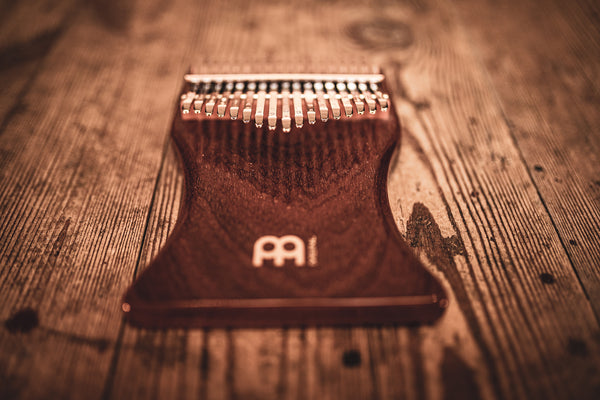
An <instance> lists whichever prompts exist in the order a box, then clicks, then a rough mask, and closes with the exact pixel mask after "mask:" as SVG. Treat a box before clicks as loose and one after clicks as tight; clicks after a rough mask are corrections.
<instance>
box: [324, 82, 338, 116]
mask: <svg viewBox="0 0 600 400" xmlns="http://www.w3.org/2000/svg"><path fill="white" fill-rule="evenodd" d="M325 90H327V96H328V97H329V105H330V106H331V112H332V113H333V118H335V119H340V117H341V116H342V111H341V108H340V102H339V101H338V94H337V92H336V91H335V84H334V83H333V82H326V83H325Z"/></svg>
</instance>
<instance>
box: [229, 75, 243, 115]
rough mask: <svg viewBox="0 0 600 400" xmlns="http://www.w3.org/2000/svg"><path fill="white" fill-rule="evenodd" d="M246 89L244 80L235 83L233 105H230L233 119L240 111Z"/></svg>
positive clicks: (230, 113) (232, 97)
mask: <svg viewBox="0 0 600 400" xmlns="http://www.w3.org/2000/svg"><path fill="white" fill-rule="evenodd" d="M243 90H244V82H237V83H236V84H235V92H233V95H232V96H231V107H229V116H230V117H231V119H237V117H238V113H239V111H240V102H241V100H242V99H241V98H240V97H241V96H242V91H243Z"/></svg>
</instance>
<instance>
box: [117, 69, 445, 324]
mask: <svg viewBox="0 0 600 400" xmlns="http://www.w3.org/2000/svg"><path fill="white" fill-rule="evenodd" d="M382 85H384V86H383V88H385V81H384V82H383V83H382ZM383 88H382V90H384V91H385V92H386V94H387V93H388V90H387V89H383ZM189 90H190V88H189V87H188V88H184V89H183V91H182V94H185V93H187V92H188V91H189ZM271 101H273V97H271V100H269V107H270V104H271ZM180 103H183V101H181V102H180V101H177V109H176V111H175V115H174V117H173V118H174V121H173V125H172V128H171V136H172V138H173V140H174V142H175V144H176V145H177V149H178V154H179V155H180V158H181V163H180V164H181V166H182V169H183V172H182V174H183V175H184V177H185V179H184V182H185V184H184V187H185V190H184V194H183V204H182V207H181V209H180V210H179V219H178V221H177V225H176V226H175V227H174V228H173V232H172V234H171V236H170V238H169V240H168V241H167V243H166V244H165V246H164V248H163V249H162V251H161V252H160V253H159V254H158V255H157V256H156V258H155V259H154V260H153V261H152V263H151V264H150V265H149V266H148V267H147V269H145V270H144V272H143V273H142V274H141V275H140V276H139V277H138V278H137V279H136V281H135V282H134V284H133V286H132V287H131V288H130V289H129V290H128V292H127V294H126V296H125V298H124V303H123V307H124V308H123V309H124V311H126V312H127V319H128V320H129V321H130V322H131V323H133V324H135V325H138V326H142V327H162V328H180V327H183V328H186V327H188V328H189V327H194V328H199V327H225V328H229V327H241V328H248V327H268V326H271V327H280V328H281V327H285V326H296V327H297V326H307V325H317V324H318V325H320V326H334V325H348V324H354V325H360V324H387V325H390V324H394V323H404V324H415V323H431V322H433V321H435V320H436V319H438V318H439V317H440V315H441V314H442V313H443V311H444V310H445V309H446V308H447V306H448V297H447V295H446V294H445V292H444V289H443V288H442V287H441V285H440V284H439V282H437V281H436V279H435V278H434V277H433V276H431V274H430V273H429V272H428V271H427V270H426V269H425V268H424V267H423V265H422V264H421V263H420V262H419V260H418V259H417V257H416V256H415V255H414V254H413V252H412V251H411V250H410V248H409V246H408V245H407V243H406V241H405V240H404V239H403V238H402V236H401V235H400V233H399V232H398V229H397V227H396V225H395V224H394V219H393V215H392V213H391V210H390V207H389V198H388V193H387V179H388V172H389V168H390V160H391V158H392V154H393V152H394V150H395V149H396V148H397V146H398V144H399V140H400V124H399V121H398V116H397V115H396V112H395V110H394V109H393V108H392V109H388V110H386V111H382V110H381V108H380V107H379V108H378V109H377V111H376V112H375V113H374V114H371V112H367V113H364V114H362V115H358V113H356V114H355V115H353V117H352V118H349V117H346V116H345V117H344V119H337V120H336V119H334V116H333V115H331V116H330V119H329V120H328V121H326V122H323V121H321V120H319V121H318V122H315V123H314V124H309V123H308V120H307V121H306V124H305V125H304V126H303V127H302V128H299V127H295V129H294V130H292V131H290V132H284V131H283V125H281V124H277V125H276V126H275V129H270V128H268V127H267V124H263V125H262V126H261V127H257V126H255V124H254V123H249V124H244V123H243V122H242V120H241V119H238V120H235V121H234V120H231V119H230V116H229V114H228V113H227V114H223V116H224V118H219V117H218V116H217V115H216V114H212V115H210V116H206V115H204V114H200V115H198V114H196V113H193V116H192V115H190V114H189V113H188V114H187V116H186V115H185V114H182V112H181V111H180V110H181V109H182V106H181V105H180ZM278 103H279V104H278ZM281 103H282V101H281V100H280V101H278V100H277V98H275V103H273V104H275V105H278V106H279V110H281V106H282V105H281ZM288 107H289V106H288ZM388 108H389V107H388ZM288 110H289V108H288ZM374 111H375V110H374ZM305 112H306V107H305ZM329 112H330V113H331V112H332V111H331V110H330V111H329ZM280 116H281V112H280ZM289 235H292V236H293V237H294V238H295V239H297V240H298V242H299V243H297V244H296V243H291V242H289V243H287V244H285V245H284V244H283V243H282V244H281V245H282V246H286V245H287V246H289V247H291V249H292V250H293V254H294V255H296V254H297V252H298V251H299V252H301V253H302V259H297V258H296V257H294V258H293V259H288V260H285V259H284V260H281V265H278V262H277V261H276V260H274V259H272V258H271V259H263V258H262V256H261V257H260V258H259V259H258V260H259V262H258V263H257V264H258V265H256V264H255V261H254V260H253V257H254V256H260V255H261V254H262V253H261V251H262V250H263V248H264V247H265V245H260V243H261V242H260V240H261V239H260V238H264V237H265V236H267V240H268V241H269V243H268V244H267V245H266V246H267V247H269V246H271V248H270V249H269V250H271V251H273V252H275V251H279V250H276V249H275V244H276V243H279V241H280V240H284V238H289V237H290V236H289ZM274 239H276V240H277V242H275V243H273V242H272V241H273V240H274ZM285 240H288V239H285ZM311 240H312V245H310V246H311V247H309V244H310V243H311ZM265 243H266V242H265ZM257 244H259V245H258V248H259V249H258V250H257V249H256V247H257ZM281 250H282V251H283V250H285V249H281ZM253 253H254V254H253ZM263 255H264V254H263ZM267 256H269V257H270V255H269V254H267ZM288 258H289V257H288ZM306 258H311V260H310V262H307V260H305V259H306Z"/></svg>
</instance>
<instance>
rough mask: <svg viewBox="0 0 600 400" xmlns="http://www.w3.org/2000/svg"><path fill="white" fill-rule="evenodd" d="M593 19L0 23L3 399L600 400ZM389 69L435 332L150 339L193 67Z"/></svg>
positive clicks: (241, 6) (413, 11) (56, 8)
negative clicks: (147, 273) (131, 316)
mask: <svg viewBox="0 0 600 400" xmlns="http://www.w3.org/2000/svg"><path fill="white" fill-rule="evenodd" d="M598 15H599V10H598V5H597V3H596V2H594V1H584V0H581V1H574V2H561V1H502V2H480V1H472V0H460V1H457V2H443V1H405V2H393V3H387V2H355V3H347V2H341V1H340V2H335V1H332V2H306V1H302V2H297V3H296V2H291V3H290V2H285V3H283V2H282V3H279V4H270V3H266V2H265V3H263V2H233V3H227V4H225V3H224V2H211V3H209V4H205V5H202V6H194V5H192V4H190V2H184V1H172V2H158V1H156V2H154V1H144V2H134V3H131V2H119V3H115V4H112V3H111V4H110V5H108V4H107V2H101V1H96V2H92V3H87V2H75V1H73V2H68V1H65V2H60V3H58V4H57V3H55V2H50V1H47V2H46V1H23V2H4V3H3V4H2V5H0V21H1V22H2V23H1V24H0V71H1V73H0V87H1V88H2V95H1V96H0V180H1V182H0V218H1V221H2V223H1V224H0V305H1V306H2V307H1V308H0V313H1V315H0V317H1V318H2V320H3V321H4V322H3V325H2V327H1V328H0V398H3V399H4V398H168V399H171V398H198V397H200V398H239V399H276V398H323V399H327V398H365V399H367V398H368V399H371V398H406V399H422V398H432V399H442V398H446V399H450V398H484V399H497V398H506V399H513V398H522V399H532V398H540V399H541V398H544V399H570V398H582V399H586V398H587V399H594V398H598V397H599V393H600V372H599V368H600V329H599V325H598V313H599V312H600V273H599V271H598V268H599V267H598V266H599V265H600V247H599V246H600V243H599V240H598V238H599V231H600V207H599V200H600V171H599V169H600V168H599V167H598V165H599V163H598V154H599V153H598V150H599V148H600V136H599V134H598V133H599V129H600V113H599V112H598V105H599V103H600V101H599V100H600V96H599V90H598V82H599V80H598V78H599V76H600V73H599V72H600V68H599V65H600V51H599V50H600V34H599V26H600V23H599V19H598ZM347 54H351V55H357V54H358V55H360V56H364V57H367V58H368V59H370V60H372V61H373V63H376V64H380V65H381V66H382V67H383V69H384V71H385V73H386V76H387V77H388V79H389V84H390V87H391V89H392V92H393V94H394V97H393V99H392V104H394V107H395V110H396V112H397V113H398V115H399V117H400V120H401V123H402V125H403V137H402V147H401V149H400V152H399V155H398V157H396V158H395V159H394V160H392V167H391V171H390V175H389V178H388V191H389V198H390V207H391V210H392V214H393V217H394V222H395V223H396V226H397V227H398V229H399V231H400V233H401V234H402V235H403V236H404V238H405V239H406V241H407V243H409V245H410V246H411V247H412V249H413V251H414V252H415V253H416V254H417V255H418V257H419V259H420V261H421V262H422V263H423V264H424V265H425V266H426V268H427V269H428V271H429V272H430V273H431V274H433V275H434V276H435V277H436V278H437V279H439V281H440V282H442V285H443V287H444V289H445V290H446V291H447V293H448V294H449V298H450V306H449V307H448V309H447V311H446V312H445V314H444V315H443V316H442V317H441V318H440V320H439V321H438V322H437V323H436V324H434V325H432V326H423V327H401V326H393V327H379V326H375V327H372V326H369V327H367V326H365V327H353V328H329V327H322V328H289V329H278V328H274V329H196V330H189V331H186V330H162V331H156V330H145V329H139V328H135V327H132V326H130V325H128V324H126V323H125V321H124V319H123V317H122V313H121V311H120V306H121V298H122V297H121V296H122V294H123V293H124V292H125V290H126V289H127V287H129V286H130V285H131V283H132V282H133V280H134V278H135V277H136V276H137V275H138V274H139V273H140V272H141V271H142V270H143V269H144V268H145V267H146V266H147V265H148V264H149V263H150V260H151V259H152V258H153V257H154V256H155V255H156V254H157V253H158V251H159V250H160V249H161V248H162V246H163V245H164V243H165V241H166V239H167V237H168V235H169V233H170V232H171V229H172V228H173V226H174V224H175V221H176V220H177V217H178V215H177V214H178V210H179V208H180V204H181V203H180V199H181V196H182V193H183V176H182V175H181V173H180V170H179V166H178V164H177V157H176V156H175V154H174V152H173V149H172V144H171V141H170V139H169V131H170V124H171V118H172V110H173V105H174V104H175V102H176V100H177V97H178V95H179V89H180V85H181V76H182V75H183V73H184V72H185V71H186V69H187V68H188V67H189V65H191V64H199V63H202V62H212V63H232V62H238V63H239V62H241V61H248V62H254V63H260V62H266V63H269V64H272V63H275V62H285V61H288V60H291V61H290V62H292V63H294V62H296V61H297V60H304V59H306V58H307V57H310V58H314V59H318V60H325V62H332V61H335V62H337V63H343V62H344V60H345V56H344V55H347Z"/></svg>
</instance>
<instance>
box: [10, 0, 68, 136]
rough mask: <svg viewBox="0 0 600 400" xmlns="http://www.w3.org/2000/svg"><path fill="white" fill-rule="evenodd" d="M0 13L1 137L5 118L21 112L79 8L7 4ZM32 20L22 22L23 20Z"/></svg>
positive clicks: (37, 1)
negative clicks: (53, 48)
mask: <svg viewBox="0 0 600 400" xmlns="http://www.w3.org/2000/svg"><path fill="white" fill-rule="evenodd" d="M4 6H5V9H4V10H3V11H2V12H0V87H2V96H0V135H1V134H2V131H3V130H4V128H5V127H6V124H7V123H8V119H9V118H10V117H11V116H12V115H14V114H16V113H19V112H23V107H24V104H23V103H22V98H23V96H24V95H25V93H27V92H28V91H29V89H30V85H31V82H33V80H34V79H35V76H36V75H37V72H38V68H39V66H40V65H41V63H42V62H43V60H44V58H45V57H46V55H47V54H48V52H49V51H50V49H51V48H52V46H53V45H54V44H55V43H56V41H57V39H58V38H59V37H60V36H61V34H62V33H63V32H64V31H65V29H67V27H68V26H69V24H70V23H71V21H72V19H73V16H74V15H75V13H76V12H77V10H78V7H77V6H76V5H74V4H73V2H71V1H64V2H59V3H54V2H49V1H40V0H32V1H19V2H6V4H5V5H4ZM27 20H29V21H35V24H33V23H24V21H27Z"/></svg>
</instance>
